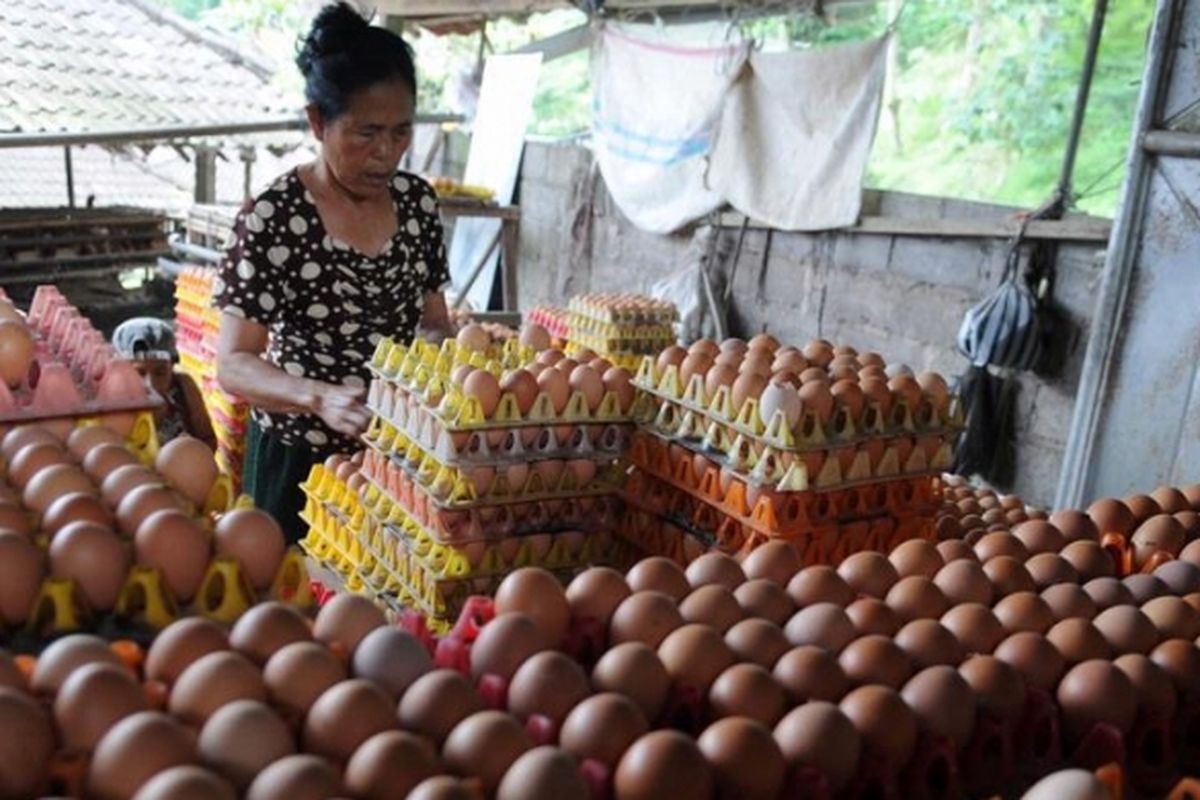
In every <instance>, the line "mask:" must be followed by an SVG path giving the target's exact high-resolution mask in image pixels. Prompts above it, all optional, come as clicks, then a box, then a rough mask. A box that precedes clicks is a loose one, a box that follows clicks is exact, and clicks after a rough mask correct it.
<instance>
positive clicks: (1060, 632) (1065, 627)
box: [1046, 617, 1112, 669]
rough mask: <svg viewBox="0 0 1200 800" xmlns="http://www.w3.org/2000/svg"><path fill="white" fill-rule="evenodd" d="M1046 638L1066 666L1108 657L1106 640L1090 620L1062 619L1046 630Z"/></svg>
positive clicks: (1109, 654)
mask: <svg viewBox="0 0 1200 800" xmlns="http://www.w3.org/2000/svg"><path fill="white" fill-rule="evenodd" d="M1046 640H1047V641H1049V642H1050V644H1052V645H1054V647H1055V648H1056V649H1057V650H1058V652H1059V653H1060V654H1061V655H1062V657H1063V661H1065V662H1066V664H1067V668H1068V669H1070V668H1071V667H1073V666H1075V665H1076V664H1080V663H1082V662H1084V661H1090V660H1091V659H1094V658H1101V659H1105V660H1107V659H1109V658H1111V655H1112V654H1111V652H1110V650H1109V646H1108V642H1107V641H1106V640H1105V638H1104V636H1102V635H1101V633H1100V631H1098V630H1096V626H1095V625H1093V624H1092V623H1091V621H1090V620H1086V619H1080V618H1078V617H1074V618H1071V619H1064V620H1062V621H1061V622H1058V623H1055V625H1054V626H1053V627H1052V628H1050V630H1048V631H1047V632H1046Z"/></svg>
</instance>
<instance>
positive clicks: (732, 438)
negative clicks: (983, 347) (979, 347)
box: [634, 358, 964, 453]
mask: <svg viewBox="0 0 1200 800" xmlns="http://www.w3.org/2000/svg"><path fill="white" fill-rule="evenodd" d="M634 385H635V386H637V387H638V389H640V390H641V391H642V392H643V393H644V396H646V397H649V398H651V400H650V401H649V402H642V401H639V402H637V403H635V404H634V416H635V418H636V419H637V421H638V422H639V423H640V424H642V425H646V426H649V427H653V428H655V429H657V430H658V431H660V432H662V433H664V434H667V435H670V436H675V437H678V438H681V439H686V440H692V441H702V442H704V445H705V447H707V448H709V449H713V450H719V451H721V452H724V453H730V452H735V451H740V450H741V449H742V448H743V447H755V448H757V449H759V450H761V449H762V447H763V446H770V447H773V448H775V449H776V450H779V451H784V452H794V453H804V452H809V451H814V450H827V449H830V448H840V447H844V446H848V445H851V444H856V443H868V442H875V441H878V440H881V439H891V438H894V437H897V436H917V437H920V438H933V437H936V438H940V439H941V440H942V442H943V443H945V444H947V445H949V446H950V448H951V449H953V446H954V443H955V442H956V441H957V437H958V436H959V434H960V433H961V432H962V429H963V426H964V420H963V409H962V405H961V403H960V402H959V399H958V398H957V397H953V398H951V402H950V404H949V407H948V409H947V410H946V413H945V414H942V415H939V414H938V413H937V412H936V411H935V410H934V409H933V407H932V406H931V405H929V404H928V403H923V404H922V405H921V407H920V408H918V409H916V410H915V412H914V410H913V409H910V408H909V407H908V404H907V403H905V402H904V401H903V400H900V399H897V400H896V401H895V403H894V404H893V407H892V409H891V413H890V414H889V415H884V414H883V413H882V412H881V411H880V408H879V406H878V404H876V403H866V404H865V405H864V410H863V413H862V415H861V416H860V417H859V418H858V419H855V418H853V417H851V416H850V415H849V414H848V413H846V411H845V410H844V409H842V408H840V407H837V408H835V413H834V416H833V418H832V419H831V420H830V421H829V422H828V423H822V422H821V421H820V420H819V419H818V418H817V416H816V414H815V413H814V412H813V411H812V410H811V409H805V410H804V411H803V412H802V414H801V417H800V419H799V420H797V422H796V425H795V426H794V427H792V426H789V425H788V422H787V419H786V417H784V415H783V412H782V411H777V412H776V413H775V416H774V417H772V418H771V419H770V420H765V421H764V420H763V418H762V415H761V414H760V413H759V404H758V400H757V399H755V398H753V397H750V398H747V399H746V401H745V402H744V403H743V404H742V407H741V408H740V409H739V408H734V407H733V401H732V397H731V394H732V393H731V391H730V387H728V386H722V387H719V388H718V389H717V391H716V392H715V393H714V394H713V396H712V397H711V398H709V399H708V400H707V402H706V400H705V391H704V377H703V376H702V375H693V376H692V377H691V379H690V380H689V381H688V384H687V386H686V387H684V386H682V385H681V381H680V378H679V369H678V367H675V366H669V367H667V368H666V369H665V370H663V371H662V372H661V373H659V372H658V371H657V369H656V367H655V364H654V361H653V360H652V359H650V358H646V359H644V360H643V361H642V366H641V369H640V370H639V371H638V374H637V376H636V377H635V378H634Z"/></svg>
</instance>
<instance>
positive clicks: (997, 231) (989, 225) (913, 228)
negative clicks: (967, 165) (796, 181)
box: [720, 211, 1112, 244]
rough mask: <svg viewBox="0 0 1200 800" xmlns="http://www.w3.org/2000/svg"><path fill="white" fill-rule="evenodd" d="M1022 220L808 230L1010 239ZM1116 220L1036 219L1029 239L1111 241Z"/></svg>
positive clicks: (889, 220)
mask: <svg viewBox="0 0 1200 800" xmlns="http://www.w3.org/2000/svg"><path fill="white" fill-rule="evenodd" d="M744 219H745V215H744V214H741V213H739V212H736V211H727V212H725V213H723V214H721V216H720V225H721V226H722V227H727V228H738V227H741V225H742V221H743V220H744ZM749 227H751V228H754V229H766V228H770V227H771V226H770V225H767V224H766V223H764V222H759V221H757V220H750V224H749ZM1018 227H1019V223H1018V222H1017V220H1015V219H1013V218H1011V217H998V218H994V219H938V218H925V219H921V218H916V217H890V216H884V217H876V216H864V217H863V218H862V219H861V220H859V222H858V224H857V225H851V226H849V227H846V228H835V229H833V230H830V231H806V232H807V233H848V234H867V235H873V236H922V237H933V238H939V237H944V238H948V239H1009V238H1012V237H1013V236H1014V235H1016V233H1017V229H1018ZM1111 227H1112V222H1111V221H1110V220H1107V219H1100V218H1098V217H1068V218H1067V219H1064V220H1035V221H1033V222H1030V223H1029V226H1028V227H1027V228H1026V229H1025V238H1027V239H1048V240H1053V241H1059V242H1095V243H1097V244H1102V243H1104V242H1107V241H1108V233H1109V230H1110V229H1111Z"/></svg>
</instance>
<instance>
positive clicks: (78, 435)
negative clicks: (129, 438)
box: [67, 425, 125, 462]
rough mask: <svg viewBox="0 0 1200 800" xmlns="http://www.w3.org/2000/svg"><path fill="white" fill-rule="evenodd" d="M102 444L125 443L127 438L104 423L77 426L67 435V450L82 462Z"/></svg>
mask: <svg viewBox="0 0 1200 800" xmlns="http://www.w3.org/2000/svg"><path fill="white" fill-rule="evenodd" d="M102 444H114V445H119V446H122V447H123V446H124V445H125V438H124V437H123V436H121V434H119V433H117V432H116V431H114V430H113V429H112V428H108V427H105V426H103V425H84V426H82V427H78V428H75V429H74V430H72V431H71V433H70V434H69V435H68V436H67V450H68V451H69V452H70V453H71V455H72V456H74V458H75V460H76V461H80V462H82V461H83V460H84V458H86V457H87V454H88V453H90V452H91V451H92V450H94V449H96V448H97V447H99V446H100V445H102Z"/></svg>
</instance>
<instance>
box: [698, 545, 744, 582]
mask: <svg viewBox="0 0 1200 800" xmlns="http://www.w3.org/2000/svg"><path fill="white" fill-rule="evenodd" d="M684 576H685V577H686V578H687V581H688V583H689V584H691V586H692V587H693V589H694V588H697V587H700V586H706V585H708V584H717V585H720V586H724V587H725V588H726V589H728V590H730V591H733V590H734V589H736V588H737V587H738V586H739V585H741V584H742V583H744V582H745V580H746V574H745V573H744V572H742V568H741V566H740V565H739V564H738V563H737V561H735V560H734V559H732V558H730V557H729V556H727V555H725V554H724V553H718V552H710V553H705V554H704V555H702V556H700V557H699V558H697V559H696V560H695V561H693V562H692V563H691V564H688V567H687V570H685V572H684Z"/></svg>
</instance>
